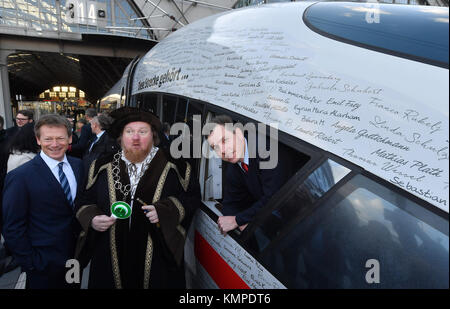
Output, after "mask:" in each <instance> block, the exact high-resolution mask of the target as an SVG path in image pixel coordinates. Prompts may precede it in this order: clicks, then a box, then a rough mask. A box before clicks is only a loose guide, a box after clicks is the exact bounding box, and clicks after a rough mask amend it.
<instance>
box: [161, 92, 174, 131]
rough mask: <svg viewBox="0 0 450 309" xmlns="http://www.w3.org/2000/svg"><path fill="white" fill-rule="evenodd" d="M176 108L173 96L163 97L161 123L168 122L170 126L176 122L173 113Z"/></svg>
mask: <svg viewBox="0 0 450 309" xmlns="http://www.w3.org/2000/svg"><path fill="white" fill-rule="evenodd" d="M176 108H177V98H176V97H175V96H170V95H164V96H163V104H162V109H163V119H162V121H164V122H168V123H169V124H170V125H172V124H174V123H175V122H176V120H175V113H176Z"/></svg>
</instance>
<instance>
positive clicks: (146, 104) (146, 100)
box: [138, 93, 157, 115]
mask: <svg viewBox="0 0 450 309" xmlns="http://www.w3.org/2000/svg"><path fill="white" fill-rule="evenodd" d="M156 100H157V94H155V93H144V94H142V97H141V99H140V103H139V105H138V106H139V108H140V109H142V110H145V111H148V112H151V113H153V114H154V115H157V113H156Z"/></svg>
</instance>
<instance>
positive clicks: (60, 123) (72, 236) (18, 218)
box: [3, 114, 83, 289]
mask: <svg viewBox="0 0 450 309" xmlns="http://www.w3.org/2000/svg"><path fill="white" fill-rule="evenodd" d="M71 134H72V128H71V126H70V123H69V121H67V119H66V118H65V117H63V116H60V115H54V114H48V115H44V116H42V117H41V118H40V119H39V120H38V121H37V123H36V125H35V135H36V140H37V143H38V144H39V145H40V146H41V149H42V150H41V152H40V153H39V154H38V155H36V156H35V157H34V158H33V159H32V160H31V161H28V162H27V163H25V164H23V165H21V166H20V167H18V168H16V169H14V170H12V171H11V172H9V173H8V174H7V175H6V179H5V187H4V191H3V236H4V238H5V241H6V244H7V246H8V248H9V249H10V250H11V252H12V254H13V256H14V257H15V259H16V260H17V262H18V264H19V265H20V266H21V267H22V269H23V270H24V271H25V272H26V275H27V284H26V286H27V287H28V288H31V289H47V288H76V285H73V284H72V285H70V284H68V283H67V282H66V280H65V274H66V271H67V269H66V268H65V265H66V262H67V261H68V260H69V259H72V258H73V257H74V249H75V244H76V238H77V235H78V233H79V228H78V229H77V224H76V220H75V213H74V200H75V198H76V197H77V195H78V193H77V191H78V189H79V187H82V186H81V185H80V184H81V181H82V179H83V168H82V163H81V160H79V159H76V158H72V157H69V156H66V151H67V148H68V146H69V144H70V142H71V140H72V136H71ZM78 226H79V225H78Z"/></svg>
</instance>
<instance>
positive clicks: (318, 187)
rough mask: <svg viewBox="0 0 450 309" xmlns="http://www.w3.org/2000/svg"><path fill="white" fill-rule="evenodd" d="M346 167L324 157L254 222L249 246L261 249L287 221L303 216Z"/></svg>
mask: <svg viewBox="0 0 450 309" xmlns="http://www.w3.org/2000/svg"><path fill="white" fill-rule="evenodd" d="M348 173H350V170H349V169H348V168H346V167H344V166H342V165H340V164H338V163H336V162H334V161H333V160H330V159H328V160H327V161H325V162H324V163H322V165H320V167H319V168H317V169H316V170H315V171H314V172H313V173H311V174H310V175H309V176H308V178H307V179H306V180H304V181H303V182H302V184H301V185H299V186H298V187H297V188H296V189H295V191H294V192H292V193H291V194H289V196H288V197H287V198H285V199H283V201H282V202H281V203H280V204H279V206H278V207H276V208H275V210H273V211H272V212H271V213H270V215H269V216H267V217H266V218H265V219H264V220H263V222H262V223H260V224H258V227H257V228H256V229H255V233H254V234H253V240H251V241H250V242H249V246H250V247H251V248H252V249H253V250H254V251H260V252H261V251H263V250H264V249H265V248H266V247H267V246H268V245H269V243H270V242H271V241H272V240H274V239H275V238H276V237H277V236H279V235H280V234H283V232H284V230H285V227H288V226H289V222H290V221H291V220H294V219H295V218H298V217H299V216H303V215H304V213H305V212H307V211H308V210H309V209H310V208H311V206H312V205H314V203H315V202H316V201H317V200H318V199H320V198H321V197H322V196H323V195H324V194H325V193H327V192H328V191H329V190H330V189H331V188H332V187H333V186H334V185H335V184H337V183H338V182H339V181H340V180H341V179H342V178H344V177H345V176H346V175H347V174H348Z"/></svg>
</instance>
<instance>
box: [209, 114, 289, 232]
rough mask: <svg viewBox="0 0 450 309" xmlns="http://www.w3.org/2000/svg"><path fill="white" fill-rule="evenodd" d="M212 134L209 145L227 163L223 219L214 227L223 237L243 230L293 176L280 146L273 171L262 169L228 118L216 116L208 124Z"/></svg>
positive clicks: (245, 139)
mask: <svg viewBox="0 0 450 309" xmlns="http://www.w3.org/2000/svg"><path fill="white" fill-rule="evenodd" d="M209 125H210V126H211V129H212V131H211V132H210V134H209V135H208V138H207V140H208V143H209V145H210V146H211V148H212V149H213V150H214V151H215V152H216V153H217V155H218V156H219V157H220V158H221V159H222V160H223V161H225V162H228V163H230V164H229V166H227V169H226V177H225V179H226V186H225V192H224V197H223V201H222V206H223V209H222V213H223V216H220V217H219V218H218V221H217V224H218V227H219V230H220V232H221V233H222V234H224V235H225V234H226V233H227V232H229V231H231V230H234V229H236V228H239V229H240V230H241V231H243V230H244V229H245V228H246V227H247V225H248V223H249V222H250V221H252V219H253V218H254V217H255V215H256V214H257V213H258V212H259V210H260V209H261V208H263V207H264V205H266V203H267V202H268V201H269V199H270V198H271V197H272V195H273V194H274V193H275V192H277V191H278V190H279V189H280V188H281V187H282V186H283V184H284V183H285V182H286V181H287V180H288V179H289V178H290V177H291V176H292V175H293V174H294V173H295V171H296V169H295V167H294V162H293V158H292V156H290V155H289V152H288V151H287V149H284V148H283V147H282V145H281V144H279V147H278V153H277V155H278V163H277V165H276V167H275V168H271V169H262V168H260V162H261V161H262V160H265V159H262V158H261V157H260V155H259V154H258V153H257V152H256V155H255V156H253V157H251V156H250V154H249V148H248V141H247V138H246V137H245V135H244V132H243V131H242V130H241V129H240V128H239V127H235V126H234V124H233V121H232V119H231V118H230V117H228V116H226V115H219V116H216V117H215V118H213V119H211V121H210V122H209ZM257 148H258V147H256V149H257Z"/></svg>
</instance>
